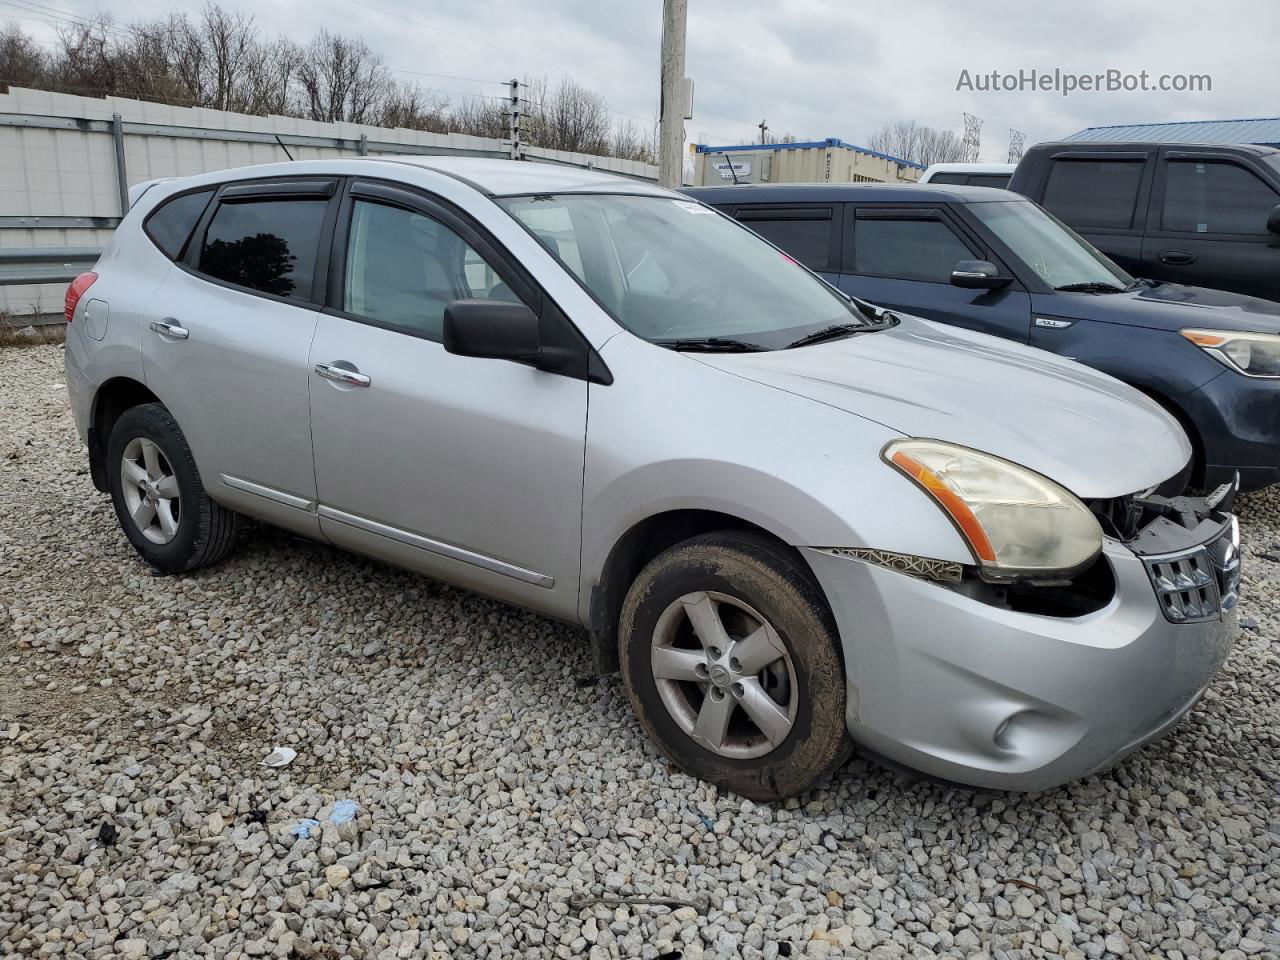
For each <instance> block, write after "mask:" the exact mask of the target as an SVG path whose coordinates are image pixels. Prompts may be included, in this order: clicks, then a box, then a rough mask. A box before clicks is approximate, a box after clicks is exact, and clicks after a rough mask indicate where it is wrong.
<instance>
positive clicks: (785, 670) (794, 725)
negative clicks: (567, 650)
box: [619, 532, 851, 800]
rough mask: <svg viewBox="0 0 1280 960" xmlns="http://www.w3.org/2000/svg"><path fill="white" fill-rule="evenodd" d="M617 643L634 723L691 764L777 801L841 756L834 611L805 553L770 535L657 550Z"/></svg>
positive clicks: (635, 588)
mask: <svg viewBox="0 0 1280 960" xmlns="http://www.w3.org/2000/svg"><path fill="white" fill-rule="evenodd" d="M619 642H620V645H621V649H620V654H621V661H622V672H623V679H624V681H625V682H626V685H627V691H628V693H629V695H630V698H631V702H632V705H633V707H634V708H635V711H636V713H637V715H638V716H639V718H640V722H641V724H642V725H643V726H644V728H645V731H646V732H647V733H648V734H649V736H650V737H652V738H653V739H654V740H655V741H656V742H657V743H658V745H659V746H661V747H662V748H663V750H665V751H666V753H667V754H668V755H669V756H670V757H671V758H672V759H673V760H674V761H675V762H676V763H677V764H678V765H679V766H681V767H682V768H683V769H685V770H687V771H688V772H689V773H691V774H693V775H694V776H697V777H700V778H702V779H704V780H707V781H710V782H712V783H715V784H717V785H719V786H722V787H725V788H726V789H729V790H732V791H733V792H735V793H739V794H742V795H743V796H746V797H749V798H751V799H753V800H776V799H778V798H780V797H785V796H790V795H792V794H796V793H800V792H802V791H804V790H806V789H808V788H810V787H812V786H813V785H815V784H816V783H818V782H820V781H821V780H823V779H824V778H825V777H827V776H828V775H829V774H830V773H831V772H832V771H833V770H834V769H835V768H836V767H837V766H839V765H840V764H841V763H842V762H843V761H844V760H845V759H846V758H847V757H848V755H849V751H850V749H851V741H850V739H849V735H848V732H847V731H846V729H845V716H844V712H845V689H844V668H843V664H842V662H841V659H840V651H839V643H838V640H837V636H836V631H835V626H834V624H833V622H832V619H831V613H830V611H829V610H828V609H827V606H826V603H825V601H824V600H823V597H822V595H821V593H820V591H819V590H818V588H817V586H816V585H815V584H814V582H813V580H812V577H811V575H810V574H809V572H808V570H807V569H806V568H805V567H804V565H803V563H802V561H800V560H799V559H798V558H796V557H795V556H794V555H793V554H791V553H790V552H789V551H787V550H786V549H785V548H783V547H781V546H780V545H777V544H775V543H773V542H772V541H770V540H768V539H767V538H765V537H762V536H758V535H754V534H749V533H737V532H734V533H717V534H708V535H705V536H701V537H696V538H694V539H692V540H688V541H685V542H684V543H681V544H677V545H676V546H674V547H672V548H670V549H669V550H666V551H665V552H663V553H661V554H659V555H658V556H657V557H655V558H654V559H653V560H652V561H650V563H649V564H648V565H647V566H646V567H645V568H644V569H643V570H642V571H641V572H640V574H639V576H637V577H636V580H635V582H634V583H633V584H632V586H631V589H630V590H629V591H628V593H627V597H626V600H625V602H624V603H623V609H622V618H621V623H620V631H619Z"/></svg>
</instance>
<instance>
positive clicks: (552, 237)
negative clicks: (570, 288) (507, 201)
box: [515, 201, 587, 282]
mask: <svg viewBox="0 0 1280 960" xmlns="http://www.w3.org/2000/svg"><path fill="white" fill-rule="evenodd" d="M515 213H516V216H517V217H518V218H519V220H520V222H521V223H523V224H524V225H525V226H526V227H528V228H529V231H530V232H531V233H532V234H533V235H534V236H535V237H537V238H538V239H539V240H540V241H542V243H543V245H544V246H545V247H546V248H547V249H548V250H550V251H551V253H552V254H553V255H554V256H555V257H557V258H558V259H559V260H560V262H561V263H563V264H564V265H565V266H566V267H568V268H569V269H570V270H571V271H572V272H573V275H574V276H575V277H577V278H578V279H579V280H581V281H584V282H585V280H586V276H587V275H586V271H585V270H584V269H583V266H582V254H581V253H580V252H579V251H578V234H577V231H576V230H575V229H574V223H573V218H572V217H571V216H570V215H569V210H568V208H567V207H565V206H564V205H563V204H560V203H555V202H553V201H544V202H542V203H539V204H538V205H537V206H522V207H520V208H518V209H517V210H516V212H515Z"/></svg>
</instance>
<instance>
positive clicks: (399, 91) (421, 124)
mask: <svg viewBox="0 0 1280 960" xmlns="http://www.w3.org/2000/svg"><path fill="white" fill-rule="evenodd" d="M448 106H449V105H448V103H447V102H446V101H444V100H441V99H439V98H438V97H432V96H428V95H427V94H426V93H424V92H423V91H422V90H421V89H419V88H418V87H417V86H412V85H406V86H395V85H393V86H392V88H391V89H390V91H389V92H388V94H387V96H386V98H385V99H384V100H383V102H382V105H381V108H380V111H379V114H378V119H377V124H378V126H380V127H405V128H407V129H409V130H429V131H431V132H432V133H448V131H449V116H448Z"/></svg>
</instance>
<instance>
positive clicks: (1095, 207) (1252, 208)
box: [1009, 142, 1280, 300]
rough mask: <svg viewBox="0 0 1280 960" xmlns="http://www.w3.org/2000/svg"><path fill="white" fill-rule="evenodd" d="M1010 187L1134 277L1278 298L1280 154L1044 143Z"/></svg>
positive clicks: (1216, 147) (1231, 148) (1253, 149)
mask: <svg viewBox="0 0 1280 960" xmlns="http://www.w3.org/2000/svg"><path fill="white" fill-rule="evenodd" d="M1009 189H1010V190H1014V191H1016V192H1018V193H1021V194H1023V195H1024V196H1027V197H1030V198H1031V199H1032V200H1034V201H1036V202H1037V203H1039V204H1041V205H1042V206H1043V207H1044V208H1045V209H1046V210H1048V211H1049V212H1050V213H1052V214H1054V215H1055V216H1057V217H1059V218H1060V219H1061V220H1063V221H1064V222H1065V223H1067V224H1069V225H1070V226H1071V227H1073V228H1074V229H1075V230H1077V231H1078V232H1079V233H1080V234H1081V235H1083V236H1084V237H1085V239H1087V240H1088V241H1089V242H1090V243H1092V244H1093V245H1094V246H1095V247H1097V248H1098V249H1099V250H1101V251H1102V252H1103V253H1105V254H1106V255H1107V256H1109V257H1110V258H1111V259H1112V260H1114V261H1115V262H1116V263H1118V264H1120V266H1122V267H1124V268H1125V269H1126V270H1128V271H1130V272H1131V273H1136V274H1138V275H1139V276H1143V277H1151V278H1152V279H1154V280H1167V281H1170V282H1172V283H1194V284H1197V285H1199V286H1202V287H1213V288H1214V289H1216V290H1233V291H1235V292H1237V293H1247V294H1250V295H1251V296H1255V297H1265V298H1267V299H1268V300H1280V150H1276V149H1275V148H1273V147H1258V146H1246V145H1222V144H1195V143H1087V142H1086V143H1041V144H1038V145H1036V146H1034V147H1032V148H1031V149H1030V150H1028V151H1027V153H1026V156H1024V157H1023V158H1022V162H1021V163H1019V164H1018V168H1017V170H1016V171H1014V175H1013V180H1012V181H1010V183H1009Z"/></svg>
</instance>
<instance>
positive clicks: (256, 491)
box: [220, 473, 316, 513]
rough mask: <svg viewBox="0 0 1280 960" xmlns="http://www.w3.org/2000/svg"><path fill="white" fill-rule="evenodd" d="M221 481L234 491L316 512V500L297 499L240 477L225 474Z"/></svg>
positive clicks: (222, 475)
mask: <svg viewBox="0 0 1280 960" xmlns="http://www.w3.org/2000/svg"><path fill="white" fill-rule="evenodd" d="M220 479H221V480H222V482H223V483H225V484H226V485H227V486H228V487H231V488H232V489H234V490H243V491H244V492H245V493H252V494H253V495H254V496H257V497H262V498H263V499H264V500H273V501H275V502H276V503H283V504H284V505H285V506H286V507H295V508H297V509H298V510H305V511H307V513H315V512H316V502H315V501H314V500H308V499H306V498H305V497H296V496H294V495H293V494H292V493H285V492H284V491H283V490H277V489H275V488H274V487H264V486H263V485H262V484H260V483H253V482H252V481H249V480H241V479H240V478H239V477H231V476H228V475H227V474H225V473H224V474H221V475H220Z"/></svg>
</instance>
